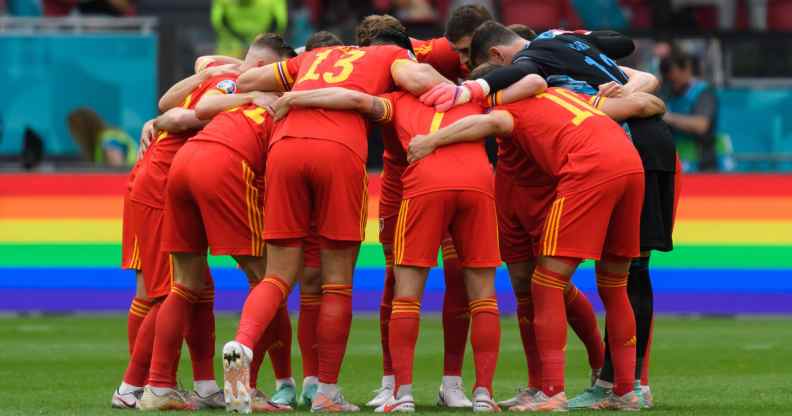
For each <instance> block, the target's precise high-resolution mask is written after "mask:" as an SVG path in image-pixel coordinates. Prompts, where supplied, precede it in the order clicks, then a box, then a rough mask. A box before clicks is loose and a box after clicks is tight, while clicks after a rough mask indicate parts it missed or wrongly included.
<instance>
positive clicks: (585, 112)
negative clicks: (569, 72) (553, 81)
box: [536, 88, 605, 126]
mask: <svg viewBox="0 0 792 416" xmlns="http://www.w3.org/2000/svg"><path fill="white" fill-rule="evenodd" d="M552 91H553V92H554V93H555V94H553V93H551V92H545V93H542V94H539V95H537V96H536V97H537V98H544V99H547V100H550V101H552V102H554V103H556V104H558V105H559V106H561V107H563V108H564V109H565V110H567V111H569V112H570V113H572V114H573V115H574V116H575V117H573V118H572V124H574V125H576V126H579V125H580V123H582V122H584V121H586V119H587V118H589V117H591V116H593V115H595V114H596V115H598V116H604V115H605V113H603V112H602V111H599V110H597V109H596V108H594V107H592V106H591V105H589V103H587V102H585V101H583V100H581V99H580V98H578V97H577V96H575V95H574V94H572V93H570V92H567V91H564V90H563V89H561V88H556V89H553V90H552Z"/></svg>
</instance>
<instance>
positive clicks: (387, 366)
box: [366, 204, 398, 408]
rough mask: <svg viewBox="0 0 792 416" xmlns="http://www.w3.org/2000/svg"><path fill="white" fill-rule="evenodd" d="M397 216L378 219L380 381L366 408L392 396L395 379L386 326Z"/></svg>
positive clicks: (390, 292) (394, 280)
mask: <svg viewBox="0 0 792 416" xmlns="http://www.w3.org/2000/svg"><path fill="white" fill-rule="evenodd" d="M380 215H383V206H382V204H380ZM397 219H398V214H395V215H388V216H384V217H380V232H379V240H380V243H381V244H382V251H383V254H384V255H385V279H384V284H383V290H382V299H381V300H380V310H379V326H380V345H381V346H382V381H381V384H380V387H379V388H378V389H377V390H375V394H374V397H373V398H372V399H371V400H369V401H368V402H367V403H366V406H370V407H375V408H376V407H379V406H382V405H383V404H384V403H385V402H386V401H388V399H390V398H391V397H392V396H393V392H394V390H393V387H394V384H395V377H394V375H393V364H392V359H391V353H390V346H389V342H390V341H389V340H390V338H389V337H388V326H389V324H390V316H391V310H392V307H393V306H392V303H393V288H394V286H395V285H396V277H395V276H394V273H393V267H394V266H393V234H394V230H395V228H396V220H397Z"/></svg>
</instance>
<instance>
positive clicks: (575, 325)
mask: <svg viewBox="0 0 792 416" xmlns="http://www.w3.org/2000/svg"><path fill="white" fill-rule="evenodd" d="M564 301H565V302H566V313H567V320H568V321H569V326H571V327H572V330H573V331H575V334H577V336H578V338H580V340H581V341H582V342H583V345H585V346H586V352H587V353H588V360H589V365H590V366H591V368H592V369H594V370H599V369H601V368H602V367H603V366H604V365H605V344H604V343H603V342H602V335H600V330H599V326H598V325H597V315H595V314H594V307H592V306H591V302H589V300H588V298H587V297H586V295H585V294H584V293H583V292H581V291H580V290H578V288H577V286H575V285H573V284H572V283H570V284H569V285H567V287H566V289H565V290H564Z"/></svg>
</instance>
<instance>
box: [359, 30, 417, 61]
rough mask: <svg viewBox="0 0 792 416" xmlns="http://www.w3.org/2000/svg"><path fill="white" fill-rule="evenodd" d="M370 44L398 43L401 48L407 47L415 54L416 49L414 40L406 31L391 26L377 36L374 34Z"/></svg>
mask: <svg viewBox="0 0 792 416" xmlns="http://www.w3.org/2000/svg"><path fill="white" fill-rule="evenodd" d="M369 44H370V45H396V46H398V47H400V48H404V49H407V50H408V51H410V53H411V54H412V55H413V56H414V55H415V51H414V50H413V47H412V41H410V37H409V36H407V34H406V33H404V32H400V31H397V30H393V29H391V28H387V29H384V30H382V31H381V32H380V33H378V34H377V35H376V36H374V37H373V38H372V39H371V41H370V43H369Z"/></svg>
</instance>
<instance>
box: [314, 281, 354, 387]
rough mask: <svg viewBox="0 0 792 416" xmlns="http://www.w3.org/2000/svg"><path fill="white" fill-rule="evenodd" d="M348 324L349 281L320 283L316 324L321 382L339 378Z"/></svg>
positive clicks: (350, 319)
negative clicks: (319, 304) (344, 282)
mask: <svg viewBox="0 0 792 416" xmlns="http://www.w3.org/2000/svg"><path fill="white" fill-rule="evenodd" d="M351 325H352V285H339V284H327V285H322V306H321V308H320V310H319V319H318V323H317V328H316V338H317V340H318V341H319V382H320V383H325V384H336V383H337V382H338V373H339V371H340V370H341V363H342V362H343V361H344V353H346V347H347V341H348V340H349V329H350V327H351Z"/></svg>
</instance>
